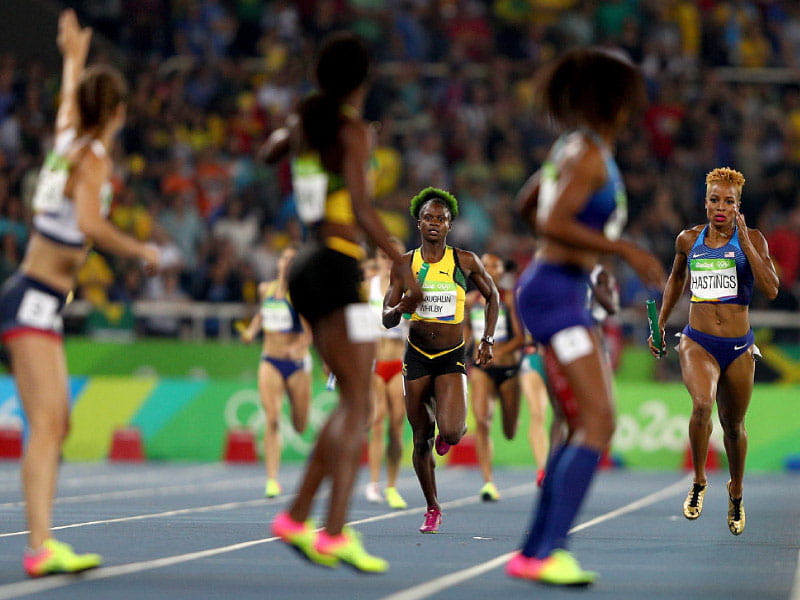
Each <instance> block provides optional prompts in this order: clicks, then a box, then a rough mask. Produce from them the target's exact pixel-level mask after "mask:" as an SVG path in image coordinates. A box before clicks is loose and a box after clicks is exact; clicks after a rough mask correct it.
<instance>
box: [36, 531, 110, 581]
mask: <svg viewBox="0 0 800 600" xmlns="http://www.w3.org/2000/svg"><path fill="white" fill-rule="evenodd" d="M102 562H103V557H102V556H100V555H99V554H75V552H74V551H73V550H72V546H70V545H69V544H65V543H63V542H59V541H58V540H54V539H53V538H50V539H49V540H45V542H44V543H43V544H42V546H41V548H39V549H38V550H25V554H24V555H23V557H22V566H23V568H24V569H25V571H26V572H27V573H28V575H29V576H31V577H42V576H44V575H54V574H56V573H79V572H80V571H86V570H87V569H94V568H95V567H99V566H100V564H101V563H102Z"/></svg>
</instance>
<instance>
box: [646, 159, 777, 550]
mask: <svg viewBox="0 0 800 600" xmlns="http://www.w3.org/2000/svg"><path fill="white" fill-rule="evenodd" d="M743 186H744V177H743V176H742V174H741V173H739V172H738V171H734V170H733V169H729V168H720V169H714V170H713V171H711V172H710V173H709V174H708V175H707V176H706V198H705V208H706V217H707V218H708V224H706V225H697V226H696V227H692V228H691V229H686V230H684V231H682V232H681V233H680V234H679V235H678V237H677V239H676V240H675V260H674V261H673V263H672V272H671V273H670V276H669V279H668V280H667V286H666V288H665V290H664V299H663V304H662V305H661V311H660V313H659V317H658V326H659V328H660V329H661V339H662V340H663V339H664V325H665V324H666V322H667V319H669V315H670V314H671V313H672V309H673V308H675V304H676V303H677V302H678V299H679V298H680V297H681V295H682V294H683V291H684V289H686V282H687V281H689V288H690V289H691V292H692V299H691V304H690V308H689V324H688V325H687V326H686V328H685V329H684V330H683V334H682V335H681V341H680V345H679V346H678V356H679V358H680V363H681V373H682V374H683V382H684V384H685V385H686V389H687V390H689V394H690V395H691V397H692V416H691V418H690V419H689V443H690V445H691V448H692V460H693V462H694V483H693V485H692V488H691V489H690V490H689V493H688V495H687V496H686V500H685V502H684V503H683V515H684V516H685V517H686V518H687V519H692V520H693V519H696V518H697V517H699V516H700V513H701V512H702V510H703V498H704V496H705V493H706V488H707V486H708V480H707V479H706V471H705V465H706V455H707V454H708V440H709V437H710V435H711V427H712V426H711V410H712V408H713V406H714V402H715V401H716V403H717V409H718V412H719V421H720V423H721V424H722V431H723V434H724V437H723V439H724V441H725V452H726V454H727V455H728V470H729V471H730V476H731V479H730V481H729V482H728V529H729V530H730V532H731V533H732V534H733V535H739V534H741V533H742V531H744V526H745V513H744V505H743V504H742V479H743V478H744V462H745V455H746V454H747V432H746V431H745V428H744V417H745V414H746V412H747V406H748V405H749V404H750V396H751V395H752V394H753V376H754V373H755V359H754V349H755V346H754V345H753V331H752V329H750V319H749V308H748V307H749V304H750V298H751V297H752V295H753V284H754V283H755V285H756V286H757V287H758V289H759V290H761V291H762V292H763V293H764V294H765V295H766V296H767V297H768V298H769V299H774V298H775V296H776V295H777V294H778V275H777V273H776V272H775V267H774V265H773V264H772V260H771V259H770V257H769V248H768V247H767V241H766V240H765V239H764V236H763V235H762V234H761V232H760V231H758V229H750V228H749V227H747V225H746V224H745V221H744V216H743V215H742V213H741V212H740V210H739V209H740V207H741V202H742V187H743ZM649 343H650V351H651V352H652V353H653V355H654V356H658V355H659V354H660V353H659V350H661V351H662V352H665V351H666V345H662V348H660V349H658V348H655V347H654V346H653V340H652V338H650V340H649ZM662 344H663V343H662Z"/></svg>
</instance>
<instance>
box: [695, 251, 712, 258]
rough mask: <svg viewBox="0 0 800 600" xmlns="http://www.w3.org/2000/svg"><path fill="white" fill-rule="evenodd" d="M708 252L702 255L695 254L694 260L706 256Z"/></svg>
mask: <svg viewBox="0 0 800 600" xmlns="http://www.w3.org/2000/svg"><path fill="white" fill-rule="evenodd" d="M706 254H708V252H703V253H702V254H695V255H694V256H693V257H692V258H700V257H701V256H705V255H706Z"/></svg>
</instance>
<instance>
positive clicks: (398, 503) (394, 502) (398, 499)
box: [383, 487, 408, 510]
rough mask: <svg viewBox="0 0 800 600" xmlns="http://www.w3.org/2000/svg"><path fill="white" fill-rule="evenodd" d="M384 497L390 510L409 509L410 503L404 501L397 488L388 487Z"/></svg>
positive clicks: (384, 491)
mask: <svg viewBox="0 0 800 600" xmlns="http://www.w3.org/2000/svg"><path fill="white" fill-rule="evenodd" d="M383 497H384V498H386V504H388V505H389V508H393V509H394V510H402V509H404V508H408V503H407V502H406V501H405V500H403V497H402V496H401V495H400V492H398V491H397V488H396V487H387V488H386V489H385V490H383Z"/></svg>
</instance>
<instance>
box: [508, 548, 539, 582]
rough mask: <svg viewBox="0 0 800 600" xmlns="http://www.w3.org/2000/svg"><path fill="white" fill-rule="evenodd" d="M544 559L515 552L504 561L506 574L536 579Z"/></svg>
mask: <svg viewBox="0 0 800 600" xmlns="http://www.w3.org/2000/svg"><path fill="white" fill-rule="evenodd" d="M544 563H545V561H544V560H542V559H540V558H531V557H528V556H525V555H524V554H522V552H517V553H516V554H515V555H514V556H512V557H511V560H509V561H508V562H507V563H506V575H508V576H510V577H517V578H519V579H536V578H537V577H538V576H539V571H541V570H542V567H543V566H544Z"/></svg>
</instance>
